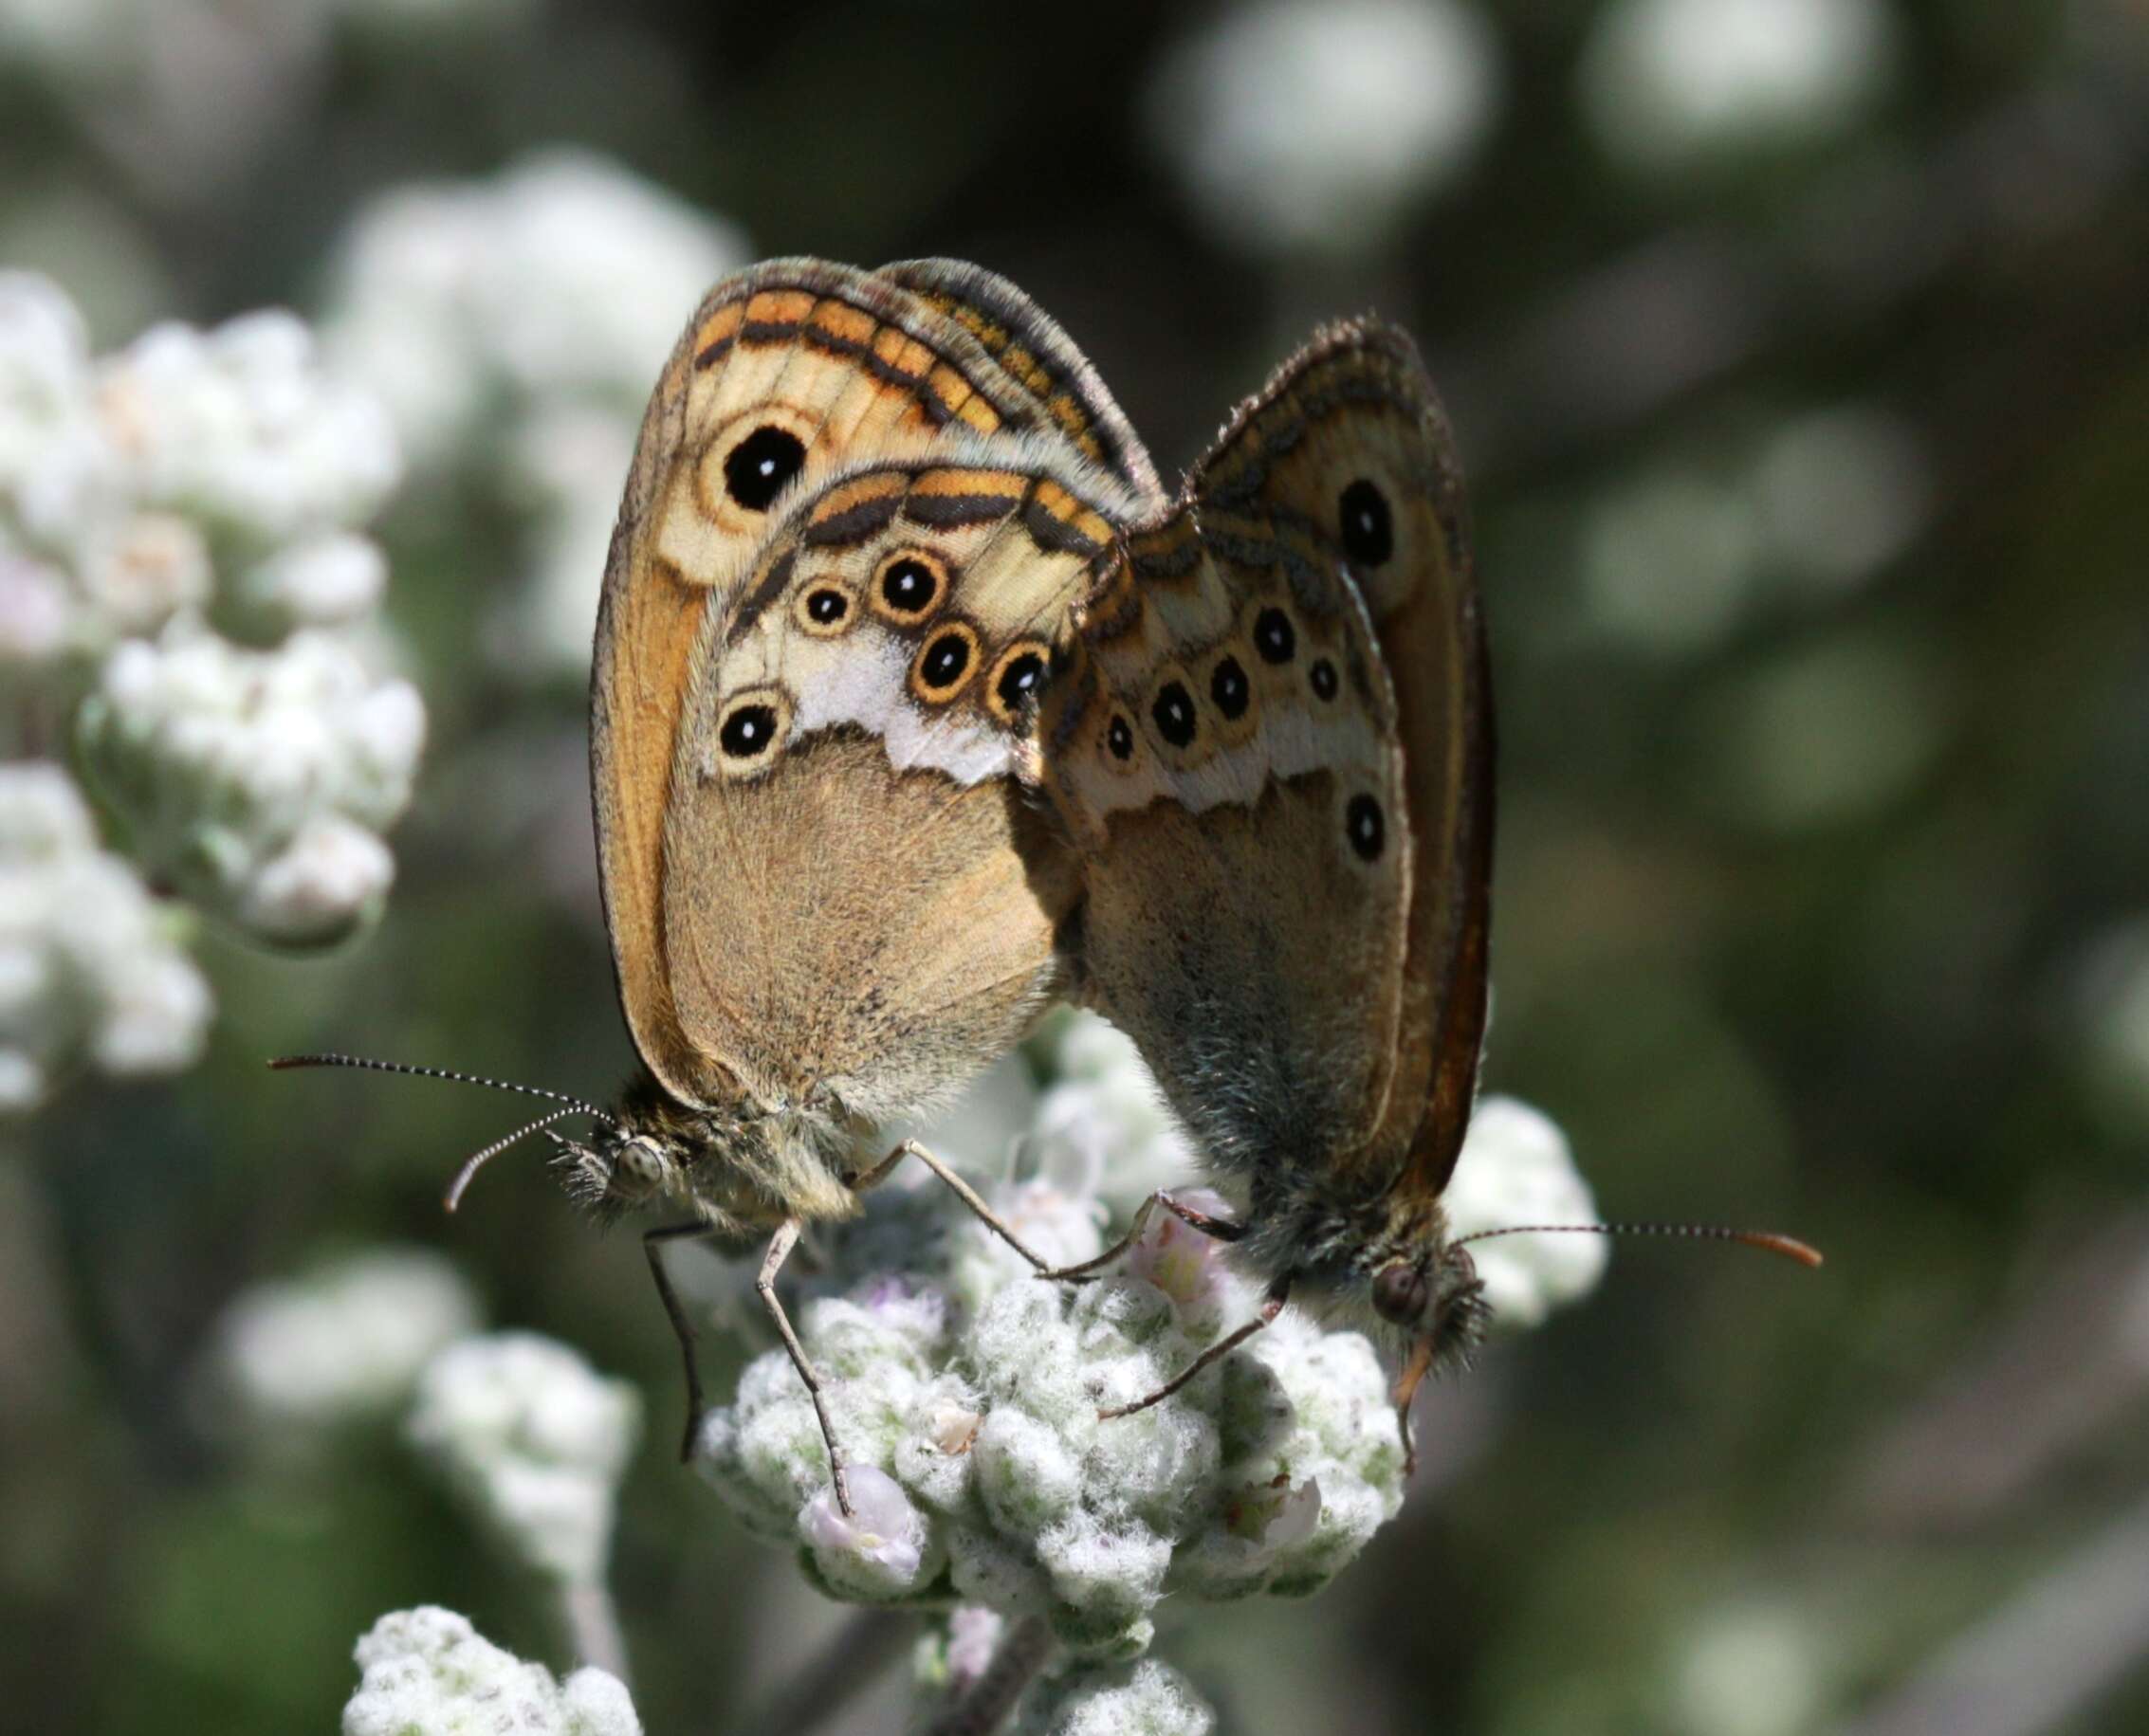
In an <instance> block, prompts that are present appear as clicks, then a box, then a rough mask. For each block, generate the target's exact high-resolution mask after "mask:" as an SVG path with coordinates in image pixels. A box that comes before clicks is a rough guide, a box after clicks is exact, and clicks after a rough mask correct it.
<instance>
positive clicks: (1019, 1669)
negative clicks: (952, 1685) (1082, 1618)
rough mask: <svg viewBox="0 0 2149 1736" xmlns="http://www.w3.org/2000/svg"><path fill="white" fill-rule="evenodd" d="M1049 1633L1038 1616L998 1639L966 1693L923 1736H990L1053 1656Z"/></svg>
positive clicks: (936, 1719) (928, 1727)
mask: <svg viewBox="0 0 2149 1736" xmlns="http://www.w3.org/2000/svg"><path fill="white" fill-rule="evenodd" d="M1052 1648H1053V1638H1052V1630H1051V1629H1050V1628H1049V1627H1047V1626H1046V1625H1045V1622H1044V1618H1043V1617H1039V1616H1025V1617H1022V1619H1021V1620H1019V1621H1018V1622H1017V1623H1016V1624H1015V1625H1014V1626H1013V1627H1011V1628H1009V1629H1008V1630H1007V1632H1006V1634H1005V1635H1002V1636H1001V1642H1000V1646H999V1648H998V1650H996V1651H995V1652H994V1653H993V1654H992V1662H991V1663H989V1664H987V1665H986V1666H985V1671H984V1673H983V1675H981V1676H980V1677H978V1679H977V1681H976V1682H975V1683H973V1684H972V1685H971V1687H970V1689H969V1690H968V1691H967V1692H965V1693H964V1694H963V1695H962V1696H961V1697H960V1698H959V1699H957V1700H956V1701H955V1703H954V1704H953V1705H951V1706H950V1707H948V1708H947V1709H946V1710H945V1711H943V1712H942V1713H941V1714H940V1716H939V1717H937V1718H935V1719H934V1720H933V1721H932V1722H931V1723H930V1724H928V1726H926V1736H991V1733H992V1732H993V1731H994V1730H997V1729H998V1728H1000V1727H1001V1723H1002V1722H1003V1721H1004V1720H1005V1719H1006V1717H1007V1714H1008V1713H1009V1712H1011V1711H1013V1710H1014V1709H1015V1702H1016V1701H1018V1700H1019V1699H1020V1698H1021V1697H1022V1690H1024V1689H1025V1688H1027V1687H1029V1685H1030V1683H1031V1682H1032V1681H1033V1680H1034V1679H1035V1678H1036V1676H1037V1673H1038V1671H1040V1670H1042V1669H1043V1668H1044V1666H1045V1660H1046V1659H1047V1658H1049V1657H1050V1656H1051V1655H1052Z"/></svg>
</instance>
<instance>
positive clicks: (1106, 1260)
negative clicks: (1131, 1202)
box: [1038, 1188, 1246, 1281]
mask: <svg viewBox="0 0 2149 1736" xmlns="http://www.w3.org/2000/svg"><path fill="white" fill-rule="evenodd" d="M1159 1206H1162V1207H1163V1208H1164V1209H1165V1210H1166V1211H1167V1212H1169V1213H1170V1214H1171V1215H1173V1216H1174V1217H1176V1218H1178V1219H1179V1220H1180V1222H1182V1223H1184V1224H1186V1225H1189V1226H1191V1227H1192V1228H1193V1229H1196V1230H1199V1231H1200V1232H1201V1233H1203V1235H1208V1236H1214V1237H1215V1238H1216V1239H1217V1240H1218V1241H1220V1242H1236V1241H1237V1240H1238V1239H1239V1238H1240V1236H1242V1235H1244V1234H1245V1233H1246V1226H1245V1225H1244V1224H1235V1223H1233V1222H1232V1221H1231V1220H1230V1219H1229V1218H1228V1217H1217V1216H1214V1215H1211V1214H1209V1213H1207V1212H1200V1211H1196V1210H1195V1209H1194V1207H1192V1206H1189V1205H1182V1204H1181V1203H1180V1202H1179V1201H1178V1200H1176V1199H1174V1198H1173V1197H1171V1196H1170V1195H1169V1194H1167V1193H1166V1192H1165V1191H1164V1190H1163V1189H1162V1188H1159V1189H1158V1190H1157V1191H1156V1192H1155V1193H1153V1194H1151V1195H1150V1196H1149V1197H1148V1198H1147V1199H1145V1200H1143V1201H1142V1204H1141V1207H1140V1209H1139V1210H1138V1211H1136V1212H1135V1214H1134V1222H1133V1224H1132V1225H1131V1227H1130V1228H1129V1230H1128V1232H1127V1233H1126V1234H1125V1235H1123V1236H1121V1237H1120V1238H1119V1239H1118V1240H1117V1241H1116V1242H1114V1243H1112V1245H1111V1247H1110V1248H1107V1249H1106V1250H1105V1251H1104V1252H1102V1253H1100V1254H1098V1255H1097V1256H1096V1258H1095V1259H1093V1260H1084V1261H1083V1262H1082V1263H1081V1264H1080V1265H1078V1266H1061V1267H1056V1268H1055V1269H1054V1270H1051V1271H1046V1270H1042V1269H1041V1268H1040V1269H1039V1270H1038V1277H1040V1278H1065V1279H1068V1280H1070V1281H1075V1280H1079V1279H1083V1278H1087V1277H1089V1276H1090V1275H1091V1274H1092V1273H1093V1272H1097V1271H1101V1270H1104V1268H1106V1267H1107V1266H1110V1265H1111V1263H1112V1262H1113V1261H1114V1260H1116V1259H1118V1258H1119V1256H1120V1255H1121V1254H1123V1253H1125V1252H1127V1251H1128V1250H1129V1249H1130V1248H1131V1247H1133V1246H1134V1244H1135V1243H1136V1242H1138V1241H1140V1240H1141V1239H1142V1233H1143V1232H1144V1231H1145V1230H1147V1229H1148V1227H1149V1219H1150V1218H1151V1217H1152V1216H1153V1215H1155V1213H1156V1209H1157V1207H1159Z"/></svg>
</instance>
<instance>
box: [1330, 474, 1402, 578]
mask: <svg viewBox="0 0 2149 1736" xmlns="http://www.w3.org/2000/svg"><path fill="white" fill-rule="evenodd" d="M1336 508H1337V511H1338V513H1339V514H1340V515H1341V517H1342V520H1343V552H1344V553H1345V554H1346V555H1348V556H1350V559H1351V563H1352V564H1353V565H1355V566H1361V567H1377V566H1379V565H1380V564H1381V563H1382V562H1383V561H1385V560H1387V557H1389V556H1390V555H1392V554H1394V553H1395V521H1394V519H1392V518H1391V517H1390V516H1389V514H1388V506H1387V496H1386V495H1385V494H1383V493H1382V492H1381V491H1380V490H1379V489H1378V488H1376V487H1375V486H1374V485H1373V484H1371V483H1369V482H1368V481H1367V480H1366V479H1365V478H1364V477H1362V476H1361V477H1360V478H1359V479H1358V480H1357V481H1356V482H1354V483H1352V484H1350V487H1348V488H1346V489H1345V490H1344V491H1343V496H1342V498H1341V499H1340V500H1339V501H1337V503H1336Z"/></svg>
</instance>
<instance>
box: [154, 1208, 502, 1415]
mask: <svg viewBox="0 0 2149 1736" xmlns="http://www.w3.org/2000/svg"><path fill="white" fill-rule="evenodd" d="M477 1325H478V1304H477V1298H476V1295H475V1294H474V1292H473V1291H472V1290H471V1288H470V1284H469V1281H468V1279H467V1278H465V1277H464V1276H463V1275H462V1274H461V1273H460V1272H459V1271H457V1270H456V1269H455V1268H454V1266H453V1265H451V1264H450V1262H449V1261H448V1260H447V1259H445V1258H444V1257H442V1256H441V1255H439V1254H437V1253H433V1252H430V1251H428V1250H426V1249H422V1248H395V1247H381V1248H369V1249H367V1250H365V1251H364V1252H359V1253H356V1254H352V1255H349V1256H347V1257H345V1258H342V1259H340V1260H337V1261H334V1262H332V1263H330V1264H328V1265H324V1266H321V1268H319V1269H318V1270H313V1271H310V1272H306V1273H303V1275H301V1276H299V1277H295V1278H284V1279H274V1280H270V1281H267V1282H265V1283H261V1284H256V1285H254V1286H252V1287H251V1288H248V1289H246V1290H243V1291H241V1292H240V1293H239V1295H238V1296H237V1297H235V1298H234V1299H233V1300H232V1301H231V1302H230V1304H229V1305H228V1306H227V1307H226V1308H225V1309H224V1312H223V1313H222V1315H220V1316H219V1317H218V1319H217V1322H216V1325H215V1327H214V1329H213V1331H212V1332H211V1338H210V1344H209V1348H208V1350H207V1352H206V1353H205V1355H204V1357H203V1359H202V1362H201V1365H200V1369H199V1372H198V1374H197V1378H196V1385H197V1392H198V1394H199V1398H200V1401H201V1405H202V1409H203V1411H204V1414H205V1417H206V1419H207V1420H208V1422H209V1423H210V1425H211V1427H212V1428H213V1430H214V1431H215V1432H216V1433H217V1434H224V1435H227V1436H231V1437H239V1438H245V1439H248V1440H249V1441H252V1442H253V1443H255V1444H257V1445H259V1446H261V1447H263V1448H265V1449H267V1450H269V1451H271V1452H282V1451H286V1450H288V1449H290V1448H292V1447H294V1446H305V1445H311V1444H313V1443H315V1442H316V1441H318V1440H319V1439H320V1437H321V1436H322V1435H323V1434H326V1433H327V1432H329V1431H331V1430H333V1429H337V1428H340V1427H342V1426H344V1425H346V1424H351V1423H364V1422H371V1421H378V1420H383V1419H385V1418H387V1417H388V1416H391V1415H393V1414H395V1412H396V1411H397V1410H399V1409H400V1407H401V1406H402V1405H403V1404H404V1403H405V1402H406V1401H407V1400H408V1399H409V1398H410V1396H411V1392H412V1389H413V1386H414V1385H415V1384H416V1382H417V1378H418V1374H419V1372H420V1370H422V1369H423V1368H424V1367H425V1366H426V1364H427V1363H428V1362H429V1361H431V1360H432V1357H433V1355H434V1354H435V1353H436V1352H438V1351H439V1350H440V1349H441V1348H442V1346H444V1345H446V1344H448V1343H451V1342H453V1341H454V1340H456V1339H459V1338H463V1337H465V1336H467V1335H468V1334H469V1333H470V1332H473V1331H475V1330H476V1329H477Z"/></svg>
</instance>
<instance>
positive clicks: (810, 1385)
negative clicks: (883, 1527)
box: [754, 1217, 852, 1519]
mask: <svg viewBox="0 0 2149 1736" xmlns="http://www.w3.org/2000/svg"><path fill="white" fill-rule="evenodd" d="M804 1228H805V1225H804V1224H803V1223H802V1222H801V1221H800V1220H799V1219H798V1218H796V1217H787V1218H785V1219H784V1220H783V1224H782V1227H781V1229H779V1230H778V1231H777V1233H775V1234H774V1235H773V1236H771V1237H770V1238H769V1243H768V1252H767V1253H765V1254H763V1255H762V1270H761V1275H760V1276H759V1277H757V1278H756V1279H755V1280H754V1288H755V1289H756V1290H757V1291H758V1292H759V1293H760V1295H761V1299H762V1307H765V1308H766V1309H767V1310H768V1317H769V1318H770V1319H771V1320H773V1321H775V1322H776V1333H777V1336H778V1337H779V1338H781V1340H782V1341H783V1348H784V1349H785V1350H787V1351H788V1352H790V1355H791V1366H792V1367H794V1368H796V1369H797V1370H798V1371H799V1380H803V1381H804V1382H805V1383H806V1393H807V1396H808V1397H809V1398H812V1399H813V1401H814V1415H815V1416H817V1417H819V1418H820V1437H821V1439H822V1440H823V1441H825V1442H827V1444H828V1474H829V1478H830V1480H831V1481H832V1482H833V1483H834V1484H835V1485H836V1506H837V1507H839V1508H842V1509H843V1517H844V1518H846V1519H849V1518H851V1517H852V1508H851V1480H850V1478H849V1477H848V1476H847V1475H845V1473H844V1465H843V1449H842V1448H840V1447H838V1446H837V1445H836V1425H835V1424H833V1423H832V1422H830V1421H829V1419H828V1402H827V1400H826V1399H824V1398H822V1397H821V1378H820V1370H819V1369H817V1368H816V1367H815V1366H814V1363H813V1359H812V1358H811V1357H809V1356H808V1355H807V1354H806V1347H805V1345H803V1344H801V1343H799V1335H798V1334H797V1333H796V1332H794V1331H793V1330H792V1329H791V1316H790V1315H788V1314H786V1313H785V1312H784V1311H783V1304H782V1303H781V1301H780V1300H778V1298H777V1294H776V1274H777V1273H778V1272H780V1271H781V1270H783V1262H784V1261H785V1260H787V1259H789V1258H790V1257H791V1250H792V1249H794V1248H796V1247H797V1246H798V1245H799V1232H800V1231H801V1230H803V1229H804Z"/></svg>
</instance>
